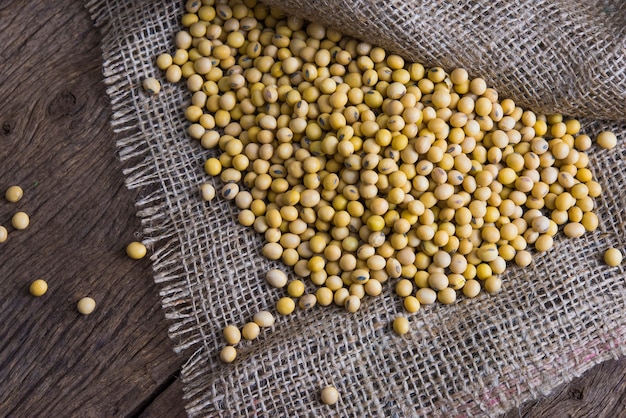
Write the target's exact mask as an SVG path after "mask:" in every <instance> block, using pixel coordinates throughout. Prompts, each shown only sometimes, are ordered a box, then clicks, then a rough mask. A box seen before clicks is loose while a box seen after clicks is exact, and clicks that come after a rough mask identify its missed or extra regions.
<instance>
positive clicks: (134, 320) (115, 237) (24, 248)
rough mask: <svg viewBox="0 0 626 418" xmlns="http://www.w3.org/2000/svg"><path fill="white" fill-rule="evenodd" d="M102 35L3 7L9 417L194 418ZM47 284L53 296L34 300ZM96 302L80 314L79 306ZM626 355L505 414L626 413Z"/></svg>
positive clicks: (54, 17) (66, 14) (0, 79)
mask: <svg viewBox="0 0 626 418" xmlns="http://www.w3.org/2000/svg"><path fill="white" fill-rule="evenodd" d="M100 38H101V37H100V34H99V32H98V31H97V30H96V29H95V28H94V26H93V24H92V23H91V20H90V18H89V16H88V14H87V12H86V10H85V9H84V7H83V5H82V2H78V1H75V0H59V1H56V2H43V1H38V2H33V1H26V0H14V1H11V2H9V1H3V2H0V45H1V46H0V98H1V100H2V104H1V105H0V109H1V110H0V191H1V192H2V193H4V190H6V188H7V187H8V186H10V185H12V184H18V185H20V186H22V187H23V189H24V198H23V199H22V200H21V201H20V202H18V203H9V202H7V201H6V200H4V199H0V225H5V226H7V227H8V226H9V225H10V223H11V222H10V220H11V216H12V214H13V213H15V212H16V211H18V210H23V211H25V212H27V213H28V214H29V215H30V216H31V225H30V227H29V228H28V229H26V230H24V231H15V230H13V229H12V228H10V227H9V231H10V233H9V239H8V240H7V241H6V242H5V243H3V244H0V292H1V294H2V297H1V298H0V304H1V306H2V309H1V311H0V312H1V313H0V335H1V336H2V337H1V340H0V382H2V390H0V416H12V417H35V416H37V417H65V416H80V417H113V416H115V417H118V416H124V417H174V418H175V417H183V416H185V411H184V408H183V403H182V385H181V384H180V382H179V380H178V378H177V373H178V371H179V369H180V366H181V364H182V362H183V361H184V359H182V358H178V357H177V356H176V355H175V354H174V352H173V343H172V342H171V341H170V340H169V338H168V336H167V327H168V324H167V322H166V321H165V319H164V315H163V312H162V311H161V308H160V304H159V300H158V288H157V286H156V285H155V284H154V283H153V281H152V276H151V268H150V262H149V260H148V259H147V258H146V259H143V260H140V261H133V260H131V259H129V258H128V257H126V256H125V253H124V248H125V246H126V244H127V243H128V242H130V241H133V240H135V239H137V238H138V237H140V235H139V232H140V224H139V220H138V219H137V218H136V217H135V216H134V207H133V201H134V199H135V197H136V196H135V195H134V194H133V193H132V192H129V191H128V190H127V189H126V188H125V186H124V183H123V177H122V166H121V164H120V162H119V161H118V159H117V158H116V149H115V139H116V137H115V135H114V134H113V133H112V130H111V128H110V126H109V118H110V113H111V110H110V106H109V102H108V98H107V95H106V93H105V86H104V84H103V81H102V78H103V77H102V73H101V64H102V63H101V54H100V44H99V43H100ZM37 278H43V279H44V280H46V281H47V282H48V284H49V291H48V293H47V294H46V295H44V296H43V297H40V298H35V297H33V296H31V295H30V294H29V292H28V286H29V284H30V282H31V281H32V280H34V279H37ZM83 296H91V297H93V298H94V299H95V300H96V302H97V304H98V306H97V307H96V310H95V312H94V313H93V314H91V315H89V316H83V315H81V314H79V313H78V312H77V310H76V302H77V301H78V299H80V298H81V297H83ZM625 389H626V360H624V359H622V360H621V361H610V362H607V363H604V364H602V365H600V366H597V367H595V368H593V369H592V370H590V371H589V372H587V373H586V374H585V375H584V376H582V377H581V378H579V379H576V380H574V381H573V382H572V383H571V384H569V385H565V386H563V387H561V388H559V390H557V391H555V392H554V394H553V395H552V396H549V397H547V398H545V399H542V400H539V401H534V402H530V403H528V404H526V405H524V406H523V407H522V408H521V409H519V410H514V411H511V412H510V413H509V414H508V415H507V416H508V417H511V418H512V417H517V416H529V417H530V416H532V417H554V416H573V417H582V416H590V417H615V416H619V415H622V416H623V415H624V414H626V412H625V410H626V390H625Z"/></svg>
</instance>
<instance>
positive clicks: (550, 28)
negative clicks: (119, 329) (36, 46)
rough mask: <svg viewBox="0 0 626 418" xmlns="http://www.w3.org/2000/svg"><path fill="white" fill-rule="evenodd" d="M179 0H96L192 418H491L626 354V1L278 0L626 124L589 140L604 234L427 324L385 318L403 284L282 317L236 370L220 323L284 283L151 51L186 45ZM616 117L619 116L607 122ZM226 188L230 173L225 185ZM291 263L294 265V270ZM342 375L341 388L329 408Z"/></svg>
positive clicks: (549, 108)
mask: <svg viewBox="0 0 626 418" xmlns="http://www.w3.org/2000/svg"><path fill="white" fill-rule="evenodd" d="M182 3H183V2H181V1H180V0H170V1H165V0H164V1H157V0H149V1H148V0H137V1H123V0H89V1H87V7H88V9H89V10H90V12H91V14H92V16H93V19H94V21H95V22H96V24H97V25H98V26H99V27H100V29H101V31H102V33H103V43H102V49H103V58H104V75H105V78H106V83H107V85H108V94H109V95H110V97H111V102H112V107H113V117H112V124H113V127H114V129H115V131H116V132H118V136H119V138H121V139H119V142H118V148H119V156H120V158H121V159H122V160H123V161H124V163H125V167H126V169H125V171H124V173H125V176H126V180H127V185H128V187H129V188H131V189H137V190H138V191H139V193H140V196H141V198H140V200H139V201H138V202H137V208H138V216H140V217H141V219H142V221H143V234H144V240H145V241H146V242H148V243H149V244H150V246H151V247H152V248H153V249H154V254H153V256H152V260H153V265H154V279H155V281H156V282H157V283H158V284H159V285H160V289H161V290H160V296H161V299H162V304H163V308H164V310H165V313H166V316H167V318H168V319H169V320H170V321H171V322H170V323H171V327H170V335H171V338H172V339H173V340H174V342H175V343H176V346H177V347H176V350H177V351H179V352H181V353H182V354H183V355H184V356H186V357H187V358H188V359H189V360H188V361H187V362H186V364H185V366H184V368H183V370H182V373H181V378H182V380H183V383H184V400H185V405H186V408H187V412H188V413H189V415H191V416H210V417H212V416H224V417H229V416H359V417H362V416H376V417H378V416H398V417H399V416H407V417H409V416H422V415H433V416H446V417H454V416H459V417H461V416H479V415H495V414H498V413H502V412H505V411H507V410H508V409H510V408H512V407H514V406H517V405H520V404H521V403H522V402H524V401H526V400H528V399H531V398H533V397H537V396H541V395H542V394H546V393H548V392H550V391H551V390H552V389H553V388H555V387H556V386H557V385H559V384H561V383H563V382H567V381H569V380H571V379H572V378H573V377H575V376H578V375H580V374H581V373H583V372H584V371H586V370H588V369H589V368H591V367H592V366H594V365H595V364H598V363H599V362H602V361H604V360H607V359H610V358H616V357H618V356H620V355H623V354H624V353H625V352H626V321H625V318H626V315H625V310H624V302H625V301H626V287H625V285H624V279H625V278H626V274H625V270H624V267H618V268H609V267H608V266H606V265H605V264H604V263H603V262H602V253H603V251H604V249H606V248H607V247H608V246H616V247H618V248H621V249H624V248H626V236H625V234H624V229H625V228H624V227H625V225H626V223H625V220H626V216H625V215H624V207H625V203H626V199H625V196H626V191H625V190H624V185H626V162H625V161H624V158H625V157H626V116H625V115H626V89H625V87H624V86H625V83H626V59H625V54H626V23H625V21H626V6H625V5H624V3H623V2H622V1H621V0H614V1H604V2H602V1H585V0H572V1H566V0H563V1H552V2H548V1H541V0H540V1H531V0H522V1H517V2H504V1H502V2H491V1H486V0H485V1H470V0H459V1H456V2H446V1H443V0H431V1H429V2H422V1H417V0H414V1H407V2H400V1H391V2H383V1H366V0H338V1H332V0H323V1H301V0H273V1H272V3H275V4H283V5H288V7H287V9H291V10H293V11H295V12H297V13H298V14H299V15H301V16H304V17H308V18H313V19H316V20H321V21H322V22H325V23H328V24H332V25H335V26H336V27H337V28H340V29H342V30H343V31H345V32H349V33H351V34H354V35H359V36H362V37H364V38H366V39H369V40H375V42H377V43H379V44H382V45H384V46H386V47H389V48H391V49H393V50H395V51H399V52H402V53H403V54H404V55H406V56H407V57H409V58H413V59H416V60H418V61H421V62H423V63H425V64H428V65H434V64H436V65H441V66H443V67H444V68H447V69H451V68H453V67H455V66H463V67H465V68H466V69H468V70H469V72H470V74H471V75H474V76H477V75H479V76H482V77H484V78H486V79H487V80H488V82H489V84H490V85H492V86H494V87H496V88H497V89H498V91H499V92H500V94H501V96H502V97H511V98H513V99H515V100H517V101H518V103H521V104H524V105H525V106H529V107H531V108H533V109H535V110H541V111H545V112H557V111H560V112H565V113H566V114H570V115H575V116H581V117H587V118H590V119H586V120H585V121H584V129H585V130H586V131H587V132H589V133H594V132H599V130H600V129H601V128H606V127H609V128H611V129H613V130H614V131H615V132H616V133H617V134H618V137H619V144H618V146H617V148H616V149H614V150H612V151H606V150H600V149H599V148H597V147H593V149H591V150H590V151H589V155H590V160H591V166H592V167H593V171H594V173H595V175H596V176H597V178H598V180H599V182H600V183H601V184H602V186H603V187H604V193H603V194H602V196H601V197H600V198H598V199H596V203H597V204H598V209H597V213H598V215H599V216H600V219H601V225H600V228H599V229H598V230H597V231H596V232H594V233H587V234H585V236H584V237H582V238H580V239H576V240H570V239H566V238H565V237H564V236H563V235H562V234H559V235H557V238H556V240H555V242H556V243H555V248H554V249H553V250H552V251H551V252H549V253H547V254H544V255H541V256H535V261H534V263H533V264H532V265H531V266H530V267H528V268H525V269H521V268H514V267H513V268H510V269H509V271H508V272H507V273H506V274H505V276H504V280H503V291H502V292H501V293H500V294H498V295H497V296H489V295H482V296H480V297H478V298H477V299H474V300H463V301H461V302H459V303H456V304H455V305H453V306H441V305H434V306H429V307H427V308H424V309H422V310H420V312H418V313H417V314H415V315H413V316H412V317H411V319H410V320H411V324H412V327H411V332H410V333H409V334H408V335H407V336H405V337H399V336H397V335H395V334H394V333H393V331H391V330H390V328H389V323H390V320H391V319H392V318H393V317H394V316H395V314H396V313H397V312H401V311H402V306H401V301H400V300H399V298H398V297H396V296H395V295H394V294H393V291H392V286H391V285H387V286H386V287H385V290H384V295H383V296H382V297H379V298H369V299H367V300H366V301H365V302H364V306H363V307H362V309H361V311H359V312H358V313H357V314H354V315H351V314H348V313H346V312H345V311H344V310H343V309H340V308H338V307H332V308H316V309H313V310H311V311H306V312H302V311H300V312H297V313H295V314H293V315H290V316H289V317H281V318H280V319H279V320H278V321H277V323H276V324H275V326H274V327H273V328H272V329H271V330H267V331H263V332H262V333H261V335H260V338H259V339H258V340H257V341H254V342H248V343H244V344H242V345H241V346H240V347H239V348H240V349H239V357H238V359H237V361H236V362H235V363H233V364H229V365H224V364H221V363H220V362H219V360H218V358H217V353H218V351H219V349H220V348H221V347H222V346H223V345H224V342H223V340H222V337H221V330H222V328H223V327H224V326H225V325H227V324H237V325H240V326H241V325H243V323H245V322H246V321H249V320H251V318H252V315H253V314H254V313H255V312H256V311H258V310H259V309H268V310H272V311H273V306H274V303H275V301H276V300H277V298H278V297H279V296H281V295H282V293H281V291H279V290H276V289H272V288H269V286H268V285H267V284H266V283H265V281H264V273H265V271H267V270H268V269H269V268H271V267H277V266H278V265H277V264H275V263H272V262H269V261H267V260H266V259H264V258H263V257H261V255H260V248H261V245H262V238H261V237H259V236H257V235H256V234H255V233H253V232H251V231H250V230H248V229H246V228H244V227H241V226H240V225H238V224H237V222H236V210H235V206H234V205H233V204H231V202H225V201H223V200H222V199H216V200H214V201H213V202H211V204H205V203H203V202H202V201H201V199H200V198H199V192H198V185H199V184H200V183H202V182H205V181H214V180H213V179H209V178H208V176H207V175H205V174H204V172H203V169H202V164H203V162H204V160H205V159H206V158H207V157H208V155H209V153H208V152H207V151H205V150H203V149H202V148H201V147H200V146H199V144H198V143H197V142H196V141H192V140H191V139H189V138H188V137H187V135H186V133H185V129H186V125H187V124H186V122H185V121H184V118H183V112H182V109H183V107H182V104H185V103H188V102H189V94H188V93H187V92H186V90H185V88H184V87H183V85H182V83H181V85H171V84H168V83H164V85H163V91H162V92H161V94H159V95H158V96H154V97H148V95H146V94H145V93H144V92H143V91H142V89H141V80H142V79H143V78H144V77H145V76H153V75H154V76H157V77H162V75H161V74H160V72H159V71H158V70H157V69H156V68H155V65H154V61H155V56H156V55H157V54H158V53H160V52H172V51H173V48H174V47H173V42H172V36H173V34H174V32H175V31H176V30H178V29H179V24H178V22H179V17H180V15H181V13H182ZM591 119H605V120H607V119H611V120H614V122H611V123H608V122H602V123H601V122H593V121H592V120H591ZM215 184H216V185H218V181H216V182H215ZM279 267H281V268H283V269H284V270H285V271H288V270H287V268H286V267H284V266H279ZM328 384H333V385H335V386H336V387H337V388H338V390H339V392H340V394H341V400H340V401H339V403H338V404H337V405H335V406H333V407H329V406H325V405H323V404H322V403H321V402H320V401H319V392H320V388H322V387H324V386H325V385H328Z"/></svg>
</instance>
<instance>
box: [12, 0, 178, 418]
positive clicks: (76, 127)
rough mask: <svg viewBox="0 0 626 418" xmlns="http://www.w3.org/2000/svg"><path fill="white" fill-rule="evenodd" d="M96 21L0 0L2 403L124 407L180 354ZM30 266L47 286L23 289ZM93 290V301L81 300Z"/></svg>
mask: <svg viewBox="0 0 626 418" xmlns="http://www.w3.org/2000/svg"><path fill="white" fill-rule="evenodd" d="M99 41H100V35H99V33H98V32H97V30H96V29H95V28H94V27H93V25H92V23H91V21H90V19H89V16H88V14H87V12H86V11H85V10H84V9H83V7H82V3H81V2H75V1H69V0H65V1H59V2H27V1H23V0H21V1H14V2H3V5H2V6H0V45H2V48H1V49H0V97H1V98H2V104H1V105H0V106H1V107H0V191H2V193H4V190H5V189H6V187H8V186H9V185H11V184H19V185H21V186H22V187H23V188H24V192H25V195H24V198H23V199H22V201H20V202H19V203H17V204H10V203H8V202H6V201H5V200H4V199H0V224H2V225H5V226H8V225H10V217H11V215H12V214H13V213H14V212H15V211H17V210H24V211H26V212H27V213H29V214H30V216H31V226H30V228H28V229H27V230H25V231H14V230H12V228H9V229H10V234H9V239H8V241H7V242H5V243H3V244H0V292H2V295H3V297H2V298H0V307H1V312H0V335H2V336H3V338H2V339H0V381H2V386H3V390H2V391H0V415H2V416H5V415H6V416H18V417H22V416H24V417H26V416H93V417H96V416H98V417H101V416H124V415H127V414H129V413H132V411H135V410H136V409H137V407H138V406H140V405H141V404H142V402H144V401H145V400H146V399H149V398H150V396H152V394H153V393H154V391H155V390H156V389H157V388H160V387H162V385H163V384H164V382H168V379H169V378H170V376H172V375H173V374H174V373H176V371H177V370H178V368H179V365H180V359H178V358H177V357H176V356H175V354H174V353H173V351H172V343H171V342H170V340H169V339H168V337H167V324H166V322H165V320H164V316H163V313H162V312H161V309H160V305H159V302H158V297H157V289H156V286H155V285H154V284H153V281H152V278H151V268H150V263H149V260H147V259H145V260H141V261H133V260H130V259H129V258H128V257H126V256H125V255H124V246H125V244H126V243H127V242H130V241H132V240H134V239H135V233H136V232H137V231H139V230H140V225H139V220H138V219H137V218H136V217H135V216H134V207H133V204H132V202H133V200H134V196H133V194H132V193H130V192H129V191H128V190H127V189H126V188H125V187H124V186H123V178H122V174H121V166H120V163H119V162H118V161H117V159H116V154H115V152H116V151H115V144H114V139H115V138H114V136H113V134H112V131H111V129H110V127H109V118H110V113H111V111H110V108H109V106H108V101H107V97H106V94H105V87H104V84H103V82H102V74H101V65H102V61H101V51H100V47H99ZM35 278H43V279H45V280H46V281H47V282H48V284H49V287H50V290H49V292H48V293H47V294H46V295H45V296H44V297H42V298H39V299H36V298H34V297H32V296H30V295H29V294H28V285H29V283H30V282H31V281H32V280H34V279H35ZM86 295H89V296H92V297H93V298H94V299H95V300H96V301H97V303H98V306H97V308H96V311H95V312H94V313H93V314H92V315H90V316H88V317H83V316H82V315H80V314H79V313H78V312H77V311H76V309H75V304H76V301H77V300H78V299H79V298H80V297H82V296H86Z"/></svg>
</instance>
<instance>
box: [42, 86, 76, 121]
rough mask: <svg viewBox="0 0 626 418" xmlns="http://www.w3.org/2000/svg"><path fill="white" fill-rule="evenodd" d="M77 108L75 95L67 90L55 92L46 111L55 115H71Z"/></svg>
mask: <svg viewBox="0 0 626 418" xmlns="http://www.w3.org/2000/svg"><path fill="white" fill-rule="evenodd" d="M78 110H79V109H78V106H77V100H76V96H75V95H74V93H72V92H71V91H68V90H64V91H62V92H60V93H59V94H57V95H56V96H55V97H54V98H53V99H52V101H51V102H50V104H49V105H48V113H49V114H50V115H51V116H55V117H64V116H71V115H73V114H75V113H77V112H78Z"/></svg>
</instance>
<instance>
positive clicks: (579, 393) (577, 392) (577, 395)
mask: <svg viewBox="0 0 626 418" xmlns="http://www.w3.org/2000/svg"><path fill="white" fill-rule="evenodd" d="M570 396H571V397H572V398H574V399H576V400H578V401H581V400H582V399H583V398H584V396H585V394H584V393H583V390H582V389H580V388H574V389H572V390H571V391H570Z"/></svg>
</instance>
